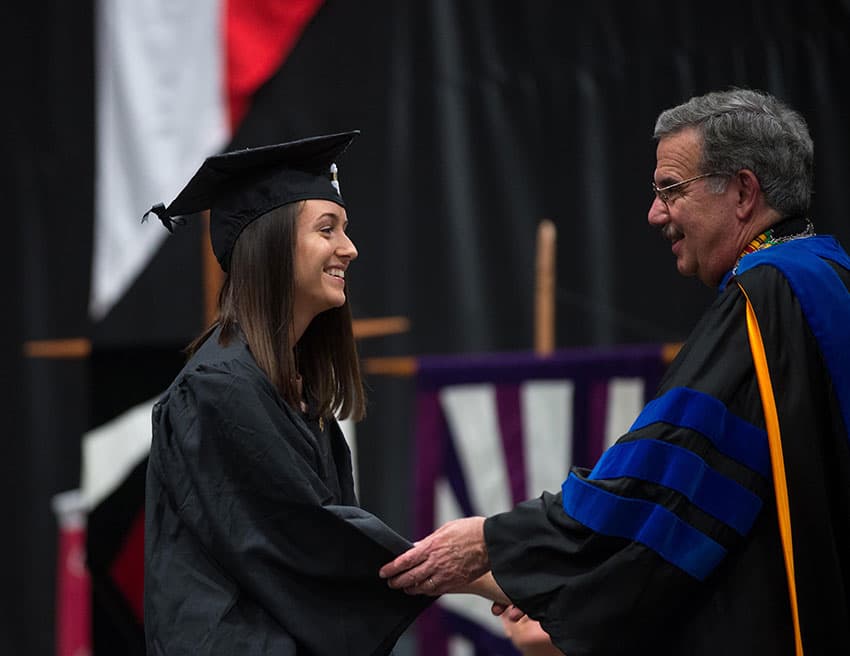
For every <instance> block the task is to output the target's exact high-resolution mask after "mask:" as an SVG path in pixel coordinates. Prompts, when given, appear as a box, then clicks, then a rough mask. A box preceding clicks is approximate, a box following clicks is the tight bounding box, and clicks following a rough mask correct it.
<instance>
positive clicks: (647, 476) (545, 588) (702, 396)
mask: <svg viewBox="0 0 850 656" xmlns="http://www.w3.org/2000/svg"><path fill="white" fill-rule="evenodd" d="M769 468H770V461H769V451H768V444H767V439H766V434H765V431H764V423H763V419H762V414H761V405H760V397H759V394H758V389H757V387H756V382H755V379H754V377H753V368H752V361H751V359H750V357H749V347H748V342H747V335H746V325H745V322H744V304H743V300H742V297H741V295H740V294H739V293H737V290H732V289H730V290H727V292H726V293H724V294H723V295H722V296H720V297H719V298H718V299H716V301H715V303H714V305H713V306H712V308H711V309H710V311H709V312H708V313H707V314H706V315H705V316H704V317H703V319H702V320H701V322H700V323H699V324H698V325H697V327H696V328H695V330H694V333H693V334H692V335H691V337H690V338H689V340H688V342H687V343H686V344H685V346H684V347H683V348H682V350H681V351H680V353H679V355H678V357H677V359H676V361H675V362H674V363H673V364H672V365H671V367H670V369H669V370H668V373H667V374H666V376H665V379H664V381H662V384H661V386H660V389H659V391H658V395H657V396H656V398H655V399H654V400H653V401H651V402H650V403H649V404H648V405H647V406H646V407H645V408H644V410H643V411H642V413H641V414H640V415H639V416H638V418H637V420H636V421H635V423H634V424H633V425H632V427H631V429H630V430H629V432H628V433H626V434H625V435H623V436H622V437H621V438H620V439H619V440H618V442H617V443H616V444H615V445H613V446H612V447H611V448H609V449H608V450H607V451H606V452H605V453H604V454H603V456H602V457H601V458H600V460H599V461H598V462H597V463H596V465H595V467H594V468H593V470H592V471H588V470H584V469H579V468H574V469H573V471H572V472H570V474H569V476H568V478H567V480H566V481H565V482H564V484H563V486H562V490H561V492H560V493H558V494H551V493H544V494H543V495H542V496H541V497H540V498H538V499H534V500H531V501H528V502H525V503H523V504H520V505H519V506H517V507H516V508H515V509H513V510H512V511H510V512H507V513H503V514H500V515H496V516H494V517H491V518H489V519H487V520H486V522H485V540H486V543H487V549H488V553H489V555H490V561H491V566H492V571H493V574H494V576H495V578H496V580H497V582H498V583H499V584H500V585H501V587H502V588H503V590H504V591H505V592H506V594H507V595H508V596H509V597H510V598H511V600H512V601H514V603H515V604H516V605H517V606H519V607H520V608H522V609H523V610H524V611H526V612H527V613H528V614H529V615H530V616H532V617H534V618H535V619H538V620H539V621H540V622H541V624H542V626H543V627H544V629H546V631H547V632H548V633H549V634H550V635H551V636H552V639H553V641H554V642H555V644H557V645H558V646H559V647H560V648H561V649H562V650H563V651H564V652H565V653H569V654H615V653H649V652H652V653H667V652H665V651H663V650H660V649H659V650H658V651H656V650H654V649H653V648H652V646H651V643H652V641H653V640H656V641H657V643H658V644H659V645H660V644H663V642H664V637H663V636H664V634H665V633H667V632H669V631H670V630H671V629H670V628H669V627H670V626H671V625H673V624H675V623H676V620H675V617H676V615H677V614H678V613H679V612H680V611H681V609H682V608H685V607H686V606H687V605H688V604H689V603H694V604H695V603H697V602H696V598H697V597H698V596H699V595H700V594H701V591H702V590H703V589H704V583H705V582H706V581H710V580H712V579H713V578H714V577H716V576H718V574H717V570H718V569H720V568H721V567H722V566H723V563H724V562H725V560H726V558H727V555H728V554H730V553H732V552H735V551H736V550H740V549H741V548H742V545H743V544H744V542H745V541H746V540H747V538H748V536H752V535H761V533H762V532H764V531H770V530H771V528H770V527H772V526H773V524H772V522H773V521H775V514H773V515H771V513H772V508H770V507H769V506H768V512H766V513H765V512H762V509H763V508H764V507H765V505H766V504H770V503H772V488H771V487H770V474H769V472H770V469H769ZM771 517H772V519H771ZM759 539H760V538H759ZM761 566H762V567H763V568H767V569H768V570H769V571H770V572H771V573H776V574H778V576H779V578H780V580H781V579H782V577H783V576H784V575H783V573H782V570H781V561H780V560H778V559H773V560H770V559H768V561H767V562H763V563H762V564H761ZM779 599H780V603H781V601H782V599H783V597H782V594H781V592H780V594H779ZM771 610H772V609H771ZM753 612H754V613H759V612H761V609H759V608H755V609H753ZM671 618H673V619H671ZM673 653H675V652H673ZM691 653H697V652H691ZM699 653H702V652H699Z"/></svg>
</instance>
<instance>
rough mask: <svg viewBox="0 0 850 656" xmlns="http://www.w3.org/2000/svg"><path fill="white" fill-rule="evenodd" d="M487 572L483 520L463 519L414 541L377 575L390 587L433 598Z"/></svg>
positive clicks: (488, 564)
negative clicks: (410, 546) (409, 547)
mask: <svg viewBox="0 0 850 656" xmlns="http://www.w3.org/2000/svg"><path fill="white" fill-rule="evenodd" d="M489 569H490V559H489V558H488V556H487V547H486V545H485V544H484V518H483V517H464V518H463V519H455V520H454V521H451V522H448V523H446V524H443V526H441V527H440V528H438V529H437V530H436V531H434V532H433V533H432V534H431V535H429V536H428V537H426V538H424V539H422V540H420V541H419V542H416V543H415V544H414V545H413V547H412V548H411V549H409V550H407V551H405V552H404V553H403V554H401V555H400V556H398V557H397V558H396V559H395V560H393V561H392V562H390V563H388V564H386V565H384V566H383V567H382V568H381V571H380V572H379V575H380V576H381V578H384V579H387V584H388V585H389V586H390V587H391V588H396V589H403V590H404V591H405V592H406V593H408V594H428V595H432V596H436V595H440V594H443V593H445V592H453V591H455V590H457V589H458V588H460V587H461V586H464V585H466V584H468V583H470V582H471V581H474V580H475V579H477V578H478V577H479V576H481V575H482V574H484V573H485V572H486V571H488V570H489Z"/></svg>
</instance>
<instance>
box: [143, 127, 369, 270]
mask: <svg viewBox="0 0 850 656" xmlns="http://www.w3.org/2000/svg"><path fill="white" fill-rule="evenodd" d="M358 134H360V131H359V130H352V131H350V132H340V133H337V134H328V135H322V136H318V137H309V138H307V139H299V140H298V141H290V142H287V143H282V144H276V145H273V146H261V147H258V148H246V149H244V150H236V151H233V152H229V153H224V154H221V155H214V156H212V157H208V158H207V159H206V160H205V161H204V163H203V164H202V165H201V168H199V169H198V171H197V172H196V173H195V175H194V176H192V179H191V180H189V183H188V184H187V185H186V186H185V187H184V188H183V191H181V192H180V193H179V194H178V195H177V198H175V199H174V201H173V202H172V203H171V204H170V205H169V206H168V207H166V206H165V205H163V204H162V203H158V204H157V205H154V206H153V207H152V208H150V209H149V210H148V211H147V212H145V215H144V217H143V218H142V221H144V220H145V219H147V216H148V214H150V213H154V214H156V215H157V217H159V220H160V221H162V224H163V225H164V226H165V227H166V228H167V229H168V231H169V232H174V224H175V223H177V224H180V223H183V220H182V219H181V217H183V216H185V215H189V214H195V213H197V212H202V211H204V210H207V209H208V210H210V241H211V242H212V249H213V253H215V256H216V259H217V260H218V263H219V264H220V265H221V268H222V269H224V270H225V271H227V270H228V268H229V264H230V253H231V252H232V251H233V245H234V244H235V243H236V240H237V239H238V238H239V235H240V233H241V232H242V230H243V229H244V228H245V226H247V225H248V224H249V223H251V222H252V221H254V220H255V219H257V218H259V217H261V216H262V215H263V214H265V213H266V212H269V211H270V210H273V209H275V208H276V207H280V206H281V205H286V204H287V203H292V202H295V201H299V200H307V199H313V198H315V199H320V200H331V201H333V202H335V203H338V204H339V205H342V206H343V207H345V203H344V202H343V200H342V195H341V194H340V190H339V182H338V180H337V167H336V164H335V163H334V160H335V159H336V158H337V157H338V156H339V155H341V154H342V152H343V151H344V150H345V149H346V148H347V147H348V145H349V144H350V143H351V142H352V140H353V139H354V137H356V136H357V135H358Z"/></svg>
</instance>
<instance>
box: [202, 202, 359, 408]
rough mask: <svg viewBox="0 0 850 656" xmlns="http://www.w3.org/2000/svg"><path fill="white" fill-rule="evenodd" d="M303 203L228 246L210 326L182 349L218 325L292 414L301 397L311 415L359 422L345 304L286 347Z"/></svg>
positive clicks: (277, 212)
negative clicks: (241, 342) (246, 351)
mask: <svg viewBox="0 0 850 656" xmlns="http://www.w3.org/2000/svg"><path fill="white" fill-rule="evenodd" d="M303 206H304V201H299V202H295V203H289V204H287V205H282V206H280V207H278V208H276V209H273V210H270V211H269V212H267V213H266V214H264V215H263V216H261V217H259V218H258V219H256V220H255V221H253V222H251V223H250V224H248V225H247V226H246V227H245V229H244V230H242V233H241V234H240V235H239V238H238V239H237V240H236V244H235V245H234V247H233V253H232V254H231V258H230V273H229V274H228V275H227V276H226V277H225V279H224V284H223V286H222V288H221V293H220V294H219V302H218V306H219V312H218V318H217V319H216V321H215V322H214V323H213V324H212V325H211V326H210V327H209V328H207V329H206V330H205V331H204V332H203V333H202V334H201V335H200V336H198V337H197V338H196V339H195V340H194V341H193V342H192V343H191V344H190V345H189V346H188V347H187V349H186V350H187V352H188V353H189V354H190V355H191V354H193V353H194V352H195V351H197V349H198V348H199V347H200V345H201V344H202V343H203V342H204V341H206V339H207V338H208V337H209V336H210V334H212V332H213V331H214V330H215V329H216V328H217V327H218V326H221V335H220V338H219V341H220V342H221V343H222V344H224V345H226V344H228V343H230V341H231V340H233V339H234V338H236V337H238V335H239V333H240V331H241V333H242V334H243V335H244V336H245V340H246V341H247V342H248V347H249V348H250V349H251V353H252V355H253V356H254V359H255V360H256V362H257V364H258V365H259V367H260V368H261V369H262V370H263V371H264V372H265V373H266V375H267V376H268V377H269V380H270V381H271V382H272V384H273V385H274V386H275V387H276V388H277V390H278V392H279V393H280V395H281V396H282V397H283V399H284V400H285V401H286V402H287V403H288V404H289V405H290V406H292V407H293V408H298V407H299V404H300V403H301V389H299V384H298V376H299V375H300V376H301V381H302V386H303V393H304V394H305V396H306V397H307V398H308V399H309V400H310V406H311V411H312V413H313V414H315V416H318V417H330V416H331V415H334V414H335V415H337V416H338V417H340V418H342V419H345V418H348V417H351V418H352V419H354V420H359V419H362V418H363V417H364V415H365V414H366V397H365V392H364V391H363V381H362V378H361V375H360V360H359V358H358V356H357V346H356V344H355V342H354V333H353V330H352V325H351V306H350V305H349V301H348V295H349V289H348V283H347V282H346V299H345V303H344V304H343V305H342V306H340V307H338V308H331V309H330V310H326V311H325V312H322V313H321V314H319V315H318V316H316V317H315V318H314V319H313V320H312V321H311V322H310V325H309V326H307V329H306V330H305V331H304V334H303V335H302V336H301V339H299V340H298V343H297V344H293V343H292V338H293V335H292V320H293V298H294V296H295V289H294V286H295V276H294V266H293V265H294V260H295V234H296V222H297V219H298V215H299V214H300V213H301V209H302V207H303Z"/></svg>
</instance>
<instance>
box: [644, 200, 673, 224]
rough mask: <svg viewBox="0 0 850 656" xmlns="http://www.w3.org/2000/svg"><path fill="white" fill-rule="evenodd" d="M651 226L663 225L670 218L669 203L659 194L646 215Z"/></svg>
mask: <svg viewBox="0 0 850 656" xmlns="http://www.w3.org/2000/svg"><path fill="white" fill-rule="evenodd" d="M646 218H647V220H648V221H649V225H651V226H656V227H657V226H662V225H664V224H665V223H667V220H668V219H669V218H670V217H669V214H668V213H667V205H666V204H665V203H664V201H662V200H661V199H660V198H659V197H658V196H656V197H655V198H654V199H653V200H652V205H650V206H649V212H648V213H647V216H646Z"/></svg>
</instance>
